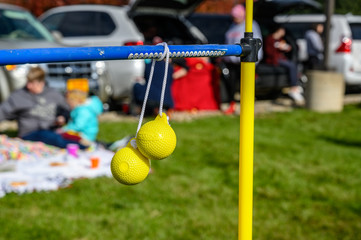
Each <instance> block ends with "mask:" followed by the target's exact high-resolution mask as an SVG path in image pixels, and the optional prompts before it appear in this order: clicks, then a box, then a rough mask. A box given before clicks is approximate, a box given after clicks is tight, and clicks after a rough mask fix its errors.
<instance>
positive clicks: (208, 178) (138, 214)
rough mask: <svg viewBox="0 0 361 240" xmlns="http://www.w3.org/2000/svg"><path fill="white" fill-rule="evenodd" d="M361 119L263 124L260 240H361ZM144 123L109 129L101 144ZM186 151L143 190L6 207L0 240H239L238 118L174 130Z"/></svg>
mask: <svg viewBox="0 0 361 240" xmlns="http://www.w3.org/2000/svg"><path fill="white" fill-rule="evenodd" d="M360 119H361V109H360V108H359V107H358V106H349V107H347V108H346V109H345V110H344V111H343V113H340V114H318V113H312V112H309V111H306V110H295V111H292V112H289V113H276V114H267V115H263V116H258V117H256V119H255V159H254V216H253V220H254V222H253V239H255V240H266V239H267V240H272V239H275V240H276V239H277V240H279V239H281V240H283V239H284V240H286V239H287V240H288V239H289V240H297V239H308V240H330V239H350V240H351V239H352V240H354V239H361V235H360V234H361V216H360V212H361V191H360V189H361V178H360V176H361V168H360V162H361V157H360V156H361V129H360V127H359V124H360V122H359V121H360ZM136 125H137V123H136V122H134V123H131V122H130V123H129V122H117V123H102V124H101V132H100V139H101V140H104V141H114V140H116V139H119V138H121V137H123V136H124V135H128V134H134V133H135V130H136ZM172 127H173V129H174V130H175V132H176V134H177V140H178V142H177V147H176V150H175V152H174V153H173V155H172V156H171V157H169V158H168V159H165V160H160V161H152V169H153V171H154V172H153V173H152V174H150V175H149V176H148V178H147V179H146V180H145V181H144V182H142V183H140V184H138V185H135V186H124V185H120V184H119V183H117V182H116V181H115V180H114V179H112V178H97V179H82V180H77V181H75V182H74V183H73V184H72V186H71V187H70V188H66V189H61V190H59V191H56V192H48V193H46V192H40V193H31V194H24V195H22V196H19V195H15V194H9V195H7V196H5V197H4V198H1V199H0V206H1V210H0V226H1V227H0V239H7V240H8V239H10V240H11V239H67V240H68V239H87V240H92V239H119V240H123V239H124V240H125V239H126V240H148V239H149V240H154V239H156V240H168V239H172V240H184V239H187V240H193V239H197V240H198V239H207V240H219V239H237V231H238V228H237V224H238V150H239V141H238V138H239V137H238V136H239V118H237V117H232V116H219V117H211V118H207V119H201V120H195V121H192V122H172Z"/></svg>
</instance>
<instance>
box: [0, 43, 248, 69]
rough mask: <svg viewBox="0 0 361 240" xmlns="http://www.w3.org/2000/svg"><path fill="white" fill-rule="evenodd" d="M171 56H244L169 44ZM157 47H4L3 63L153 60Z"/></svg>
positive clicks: (232, 49) (234, 49)
mask: <svg viewBox="0 0 361 240" xmlns="http://www.w3.org/2000/svg"><path fill="white" fill-rule="evenodd" d="M168 47H169V52H170V57H171V58H177V57H221V56H240V55H241V53H242V48H241V46H240V45H217V44H208V45H207V44H206V45H169V46H168ZM163 51H164V48H163V46H161V45H156V46H119V47H67V48H33V49H7V50H0V66H1V65H12V64H25V63H48V62H75V61H98V60H117V59H153V58H159V57H160V56H161V55H162V54H163Z"/></svg>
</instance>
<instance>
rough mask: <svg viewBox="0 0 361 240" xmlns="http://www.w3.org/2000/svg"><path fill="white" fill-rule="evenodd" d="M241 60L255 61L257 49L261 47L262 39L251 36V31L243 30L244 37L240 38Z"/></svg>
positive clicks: (256, 59)
mask: <svg viewBox="0 0 361 240" xmlns="http://www.w3.org/2000/svg"><path fill="white" fill-rule="evenodd" d="M241 47H242V54H241V61H242V62H257V61H258V51H259V50H260V49H261V47H262V41H261V39H259V38H253V32H245V33H244V38H242V39H241Z"/></svg>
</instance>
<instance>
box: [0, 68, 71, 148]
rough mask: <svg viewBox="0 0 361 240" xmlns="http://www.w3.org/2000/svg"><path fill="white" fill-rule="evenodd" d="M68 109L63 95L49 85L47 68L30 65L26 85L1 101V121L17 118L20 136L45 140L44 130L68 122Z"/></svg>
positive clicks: (25, 138) (34, 139) (49, 130)
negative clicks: (46, 81)
mask: <svg viewBox="0 0 361 240" xmlns="http://www.w3.org/2000/svg"><path fill="white" fill-rule="evenodd" d="M69 110H70V109H69V106H68V104H67V103H66V102H65V98H64V96H63V95H61V94H60V93H59V92H57V91H55V90H53V89H50V88H48V87H47V86H46V83H45V72H44V70H43V69H42V68H40V67H38V66H37V67H32V68H30V69H29V71H28V74H27V82H26V85H25V86H24V88H22V89H19V90H16V91H14V92H13V93H12V94H11V95H10V97H9V98H8V99H7V100H6V101H4V102H3V103H2V104H1V105H0V121H3V120H16V121H17V124H18V137H20V138H22V139H24V140H30V141H42V140H44V138H43V134H47V133H48V132H50V134H52V132H53V131H52V130H53V129H55V128H57V127H59V126H62V125H64V124H65V122H66V119H67V118H68V116H69ZM50 139H51V138H50ZM45 143H48V142H45Z"/></svg>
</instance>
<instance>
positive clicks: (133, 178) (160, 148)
mask: <svg viewBox="0 0 361 240" xmlns="http://www.w3.org/2000/svg"><path fill="white" fill-rule="evenodd" d="M176 142H177V139H176V135H175V132H174V131H173V129H172V128H171V127H170V125H169V123H168V119H167V115H166V114H165V113H162V116H160V115H158V116H157V117H156V118H155V119H154V120H153V121H150V122H147V123H146V124H144V125H143V126H142V127H141V128H140V129H139V131H138V134H137V137H136V138H133V139H131V140H130V141H129V143H128V145H127V146H126V147H124V148H122V149H120V150H119V151H117V152H116V153H115V155H114V156H113V159H112V162H111V164H110V168H111V171H112V174H113V177H114V178H115V179H116V180H117V181H118V182H120V183H123V184H126V185H134V184H137V183H140V182H142V181H143V180H144V179H145V178H146V177H147V176H148V173H149V169H150V160H160V159H164V158H166V157H168V156H170V155H171V154H172V153H173V151H174V149H175V146H176Z"/></svg>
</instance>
